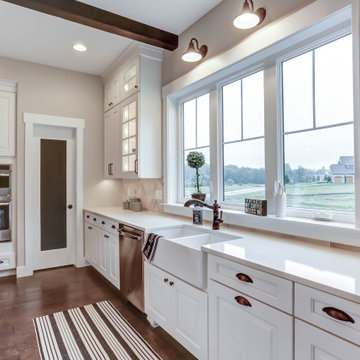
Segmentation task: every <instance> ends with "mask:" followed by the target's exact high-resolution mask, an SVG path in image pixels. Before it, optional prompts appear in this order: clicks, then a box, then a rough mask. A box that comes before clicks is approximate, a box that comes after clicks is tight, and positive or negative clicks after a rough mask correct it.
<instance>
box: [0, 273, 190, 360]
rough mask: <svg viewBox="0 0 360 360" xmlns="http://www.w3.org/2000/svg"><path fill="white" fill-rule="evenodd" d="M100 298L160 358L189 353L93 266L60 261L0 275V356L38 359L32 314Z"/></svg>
mask: <svg viewBox="0 0 360 360" xmlns="http://www.w3.org/2000/svg"><path fill="white" fill-rule="evenodd" d="M102 300H110V301H111V302H112V303H113V304H114V306H115V307H116V308H117V309H118V310H119V311H120V312H121V314H122V315H123V316H124V317H125V318H126V319H127V320H128V321H129V322H130V323H131V325H132V326H134V328H135V329H136V330H137V331H138V332H139V333H140V334H141V336H143V338H144V339H145V340H146V341H147V342H148V343H149V344H150V346H151V347H152V348H153V349H154V350H155V351H156V352H157V353H158V354H159V355H160V356H161V357H162V358H163V359H164V360H167V359H169V360H170V359H171V360H176V359H183V360H193V359H195V358H194V357H193V356H192V355H191V354H190V353H189V352H188V351H187V350H186V349H184V348H183V347H182V346H181V345H180V344H179V343H177V342H176V341H175V340H174V339H172V338H171V337H170V336H169V335H168V334H167V333H166V332H165V331H163V330H162V329H161V328H159V327H158V328H156V329H153V328H152V327H151V326H150V325H149V323H148V322H147V321H146V317H145V315H144V314H142V313H141V312H139V311H138V310H137V309H135V308H134V307H133V306H132V305H130V304H129V303H127V302H126V301H125V300H124V299H123V298H121V296H120V295H119V293H118V292H117V291H116V289H114V288H113V287H112V286H111V285H109V284H108V283H106V282H105V280H104V279H102V278H101V276H100V275H98V274H97V273H96V272H95V270H93V269H91V268H81V269H76V268H75V267H66V268H58V269H52V270H44V271H38V272H36V273H35V275H34V276H32V277H27V278H22V279H16V277H14V276H12V277H7V278H1V279H0V360H20V359H21V360H38V359H40V357H39V353H38V349H37V344H36V338H35V333H34V329H33V324H32V319H33V318H35V317H38V316H41V315H47V314H50V313H53V312H57V311H62V310H65V309H70V308H74V307H77V306H82V305H87V304H92V303H95V302H98V301H102Z"/></svg>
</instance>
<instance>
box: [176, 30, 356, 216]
mask: <svg viewBox="0 0 360 360" xmlns="http://www.w3.org/2000/svg"><path fill="white" fill-rule="evenodd" d="M351 33H352V31H351V27H350V26H346V27H343V28H342V29H340V30H336V31H332V32H331V33H330V34H326V35H325V36H321V37H319V38H317V39H316V40H313V41H309V42H307V43H306V44H305V45H303V46H300V47H298V48H296V49H295V50H291V51H288V52H284V53H282V54H280V55H276V56H275V60H273V61H272V62H271V66H275V69H276V89H277V94H278V96H277V100H276V102H277V104H276V107H277V121H276V125H275V124H273V126H275V127H276V129H277V133H278V139H279V140H280V141H278V142H277V143H278V144H277V154H276V157H277V159H278V160H277V161H279V159H281V163H278V164H277V168H278V171H277V175H278V179H277V180H276V181H280V182H281V183H282V184H284V156H285V153H284V136H285V134H284V132H283V128H284V124H283V87H282V83H283V78H282V63H283V62H285V61H287V60H290V59H293V58H295V57H297V56H301V55H303V54H305V53H307V52H310V51H313V50H315V49H317V48H319V47H321V46H324V45H326V44H328V43H331V42H333V41H336V40H338V39H340V38H342V37H345V36H347V35H350V34H351ZM266 67H267V64H266V61H264V60H262V61H256V62H254V63H253V64H251V65H250V66H247V67H244V68H243V69H242V71H240V72H238V73H236V74H232V75H230V76H227V77H224V78H223V79H221V80H220V81H217V82H216V86H215V90H214V91H215V92H216V94H217V102H216V104H215V105H216V108H217V119H216V121H217V127H216V128H217V134H216V144H215V143H214V142H213V139H214V134H212V132H213V131H214V128H213V127H212V125H211V120H210V145H209V147H210V159H211V161H210V167H211V169H210V170H211V173H210V179H211V181H210V200H211V201H213V199H218V201H219V203H220V205H221V206H222V207H223V208H224V209H229V210H236V211H242V210H244V204H241V203H231V202H226V201H224V171H223V169H224V147H223V146H224V141H223V87H224V86H226V85H229V84H232V83H233V82H236V81H241V80H242V79H244V78H246V77H248V76H251V75H253V74H256V73H257V72H260V71H263V72H264V92H265V91H266V86H265V85H266V84H265V82H266ZM211 93H212V91H211V87H206V88H204V89H200V90H198V91H195V92H192V93H190V94H187V95H185V96H183V97H181V98H179V99H178V121H177V123H178V137H179V140H178V141H179V146H178V149H177V150H178V151H177V152H178V160H177V163H178V171H179V179H180V180H179V181H178V190H177V201H178V202H179V203H184V202H185V201H186V200H187V199H186V198H185V197H184V196H183V195H184V166H183V160H184V158H183V153H184V151H185V150H184V133H183V131H184V127H183V125H184V118H183V116H184V103H185V102H188V101H191V100H194V99H196V98H197V97H200V96H203V95H205V94H209V95H210V105H209V106H210V108H211V107H212V106H215V105H214V104H212V101H214V98H213V97H211ZM265 96H266V94H265ZM264 107H265V109H264V110H265V111H264V112H265V114H266V110H267V109H266V103H264ZM314 111H315V108H314ZM210 118H211V111H210ZM265 123H266V115H265V118H264V136H263V137H256V138H254V139H264V149H265V151H264V161H265V173H266V169H267V164H266V152H267V148H266V137H267V132H266V126H265ZM349 123H351V124H353V122H349ZM336 125H338V126H341V125H345V123H342V124H336ZM336 125H330V126H329V127H333V126H336ZM321 128H326V127H321ZM316 129H320V127H319V128H316ZM311 130H314V129H313V128H311V129H307V130H306V131H311ZM303 131H304V130H300V131H299V132H303ZM295 132H297V131H294V133H295ZM289 133H293V132H289ZM246 140H252V139H246ZM234 142H238V141H234ZM214 147H216V149H217V156H216V159H213V156H211V154H212V153H214V151H212V150H213V148H214ZM206 148H207V147H206ZM273 156H274V154H273ZM211 163H215V166H216V169H217V173H216V174H213V168H214V166H211ZM271 192H272V184H271V183H269V181H268V178H267V176H266V174H265V194H270V193H271ZM355 196H356V195H355ZM268 200H269V202H270V201H271V200H273V199H268ZM319 213H323V214H326V215H327V216H329V217H331V218H332V221H341V222H344V223H354V219H355V215H354V213H353V212H351V213H350V212H349V213H346V212H341V211H334V210H325V209H306V208H290V207H287V209H286V216H291V217H298V218H307V219H313V218H314V216H316V214H319Z"/></svg>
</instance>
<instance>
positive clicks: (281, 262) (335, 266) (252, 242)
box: [202, 232, 360, 303]
mask: <svg viewBox="0 0 360 360" xmlns="http://www.w3.org/2000/svg"><path fill="white" fill-rule="evenodd" d="M239 234H241V235H242V238H241V239H238V240H231V241H227V242H224V243H216V244H211V245H205V246H203V247H202V249H203V251H205V252H207V253H208V254H213V255H216V256H220V257H222V258H226V259H228V260H232V261H235V262H239V263H242V264H245V265H249V266H251V267H254V268H257V269H258V270H263V271H266V272H268V273H272V274H274V275H278V276H280V277H283V278H286V279H289V280H293V281H296V282H298V283H301V284H304V285H307V286H311V287H314V288H316V289H319V290H323V291H327V292H331V293H333V294H335V295H338V296H342V297H345V298H347V299H349V300H353V301H355V302H358V303H360V252H355V251H349V250H343V249H336V248H331V247H327V246H324V245H320V244H319V245H317V244H314V243H308V242H302V241H298V240H297V241H296V240H292V239H284V238H281V237H280V236H279V237H277V236H276V235H267V234H256V233H253V232H240V233H239Z"/></svg>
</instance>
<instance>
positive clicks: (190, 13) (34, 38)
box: [0, 0, 222, 75]
mask: <svg viewBox="0 0 360 360" xmlns="http://www.w3.org/2000/svg"><path fill="white" fill-rule="evenodd" d="M221 1H222V0H196V1H194V0H172V1H170V2H169V1H168V0H101V1H99V0H98V1H94V0H86V1H83V2H86V3H88V4H90V5H93V6H96V7H101V8H103V9H105V10H108V11H111V12H114V13H117V14H119V15H122V16H125V17H129V18H132V19H134V20H137V21H140V22H144V23H147V24H149V25H152V26H155V27H158V28H160V29H163V30H166V31H170V32H174V33H176V34H179V33H181V32H182V31H183V30H185V29H186V28H188V27H189V26H190V25H191V24H192V23H194V22H195V21H196V20H197V19H199V18H200V17H201V16H203V15H204V14H205V13H207V12H208V11H209V10H210V9H212V8H213V7H214V6H216V5H217V4H218V3H220V2H221ZM170 4H171V5H170ZM0 33H1V34H2V36H0V56H6V57H10V58H15V59H20V60H25V61H31V62H35V63H40V64H45V65H50V66H56V67H60V68H64V69H68V70H74V71H81V72H85V73H90V74H96V75H100V74H102V73H103V71H104V70H105V69H106V68H107V67H108V66H109V65H110V64H111V63H112V62H113V61H114V60H115V59H116V57H117V56H119V55H120V53H122V52H123V51H124V50H125V49H126V47H127V46H129V45H130V44H131V42H132V40H130V39H127V38H124V37H121V36H117V35H113V34H110V33H106V32H103V31H100V30H96V29H93V28H90V27H86V26H83V25H79V24H76V23H72V22H70V21H66V20H63V19H60V18H56V17H54V16H50V15H46V14H42V13H39V12H36V11H33V10H29V9H26V8H23V7H20V6H16V5H12V4H9V3H6V2H3V1H0ZM5 34H6V36H5ZM76 42H81V43H83V44H85V45H86V46H87V47H88V51H87V52H85V53H77V52H75V51H74V50H73V49H72V46H73V44H74V43H76Z"/></svg>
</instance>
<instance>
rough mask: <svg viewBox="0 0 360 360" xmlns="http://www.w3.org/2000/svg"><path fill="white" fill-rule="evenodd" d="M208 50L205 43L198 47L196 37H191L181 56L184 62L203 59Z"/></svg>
mask: <svg viewBox="0 0 360 360" xmlns="http://www.w3.org/2000/svg"><path fill="white" fill-rule="evenodd" d="M207 52H208V47H207V46H206V45H203V46H201V48H199V42H198V41H197V39H195V38H192V39H191V40H190V44H189V47H188V49H187V50H186V52H185V53H184V55H183V56H182V57H181V58H182V59H183V60H184V61H186V62H197V61H200V60H201V59H203V58H204V57H205V56H206V54H207Z"/></svg>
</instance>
